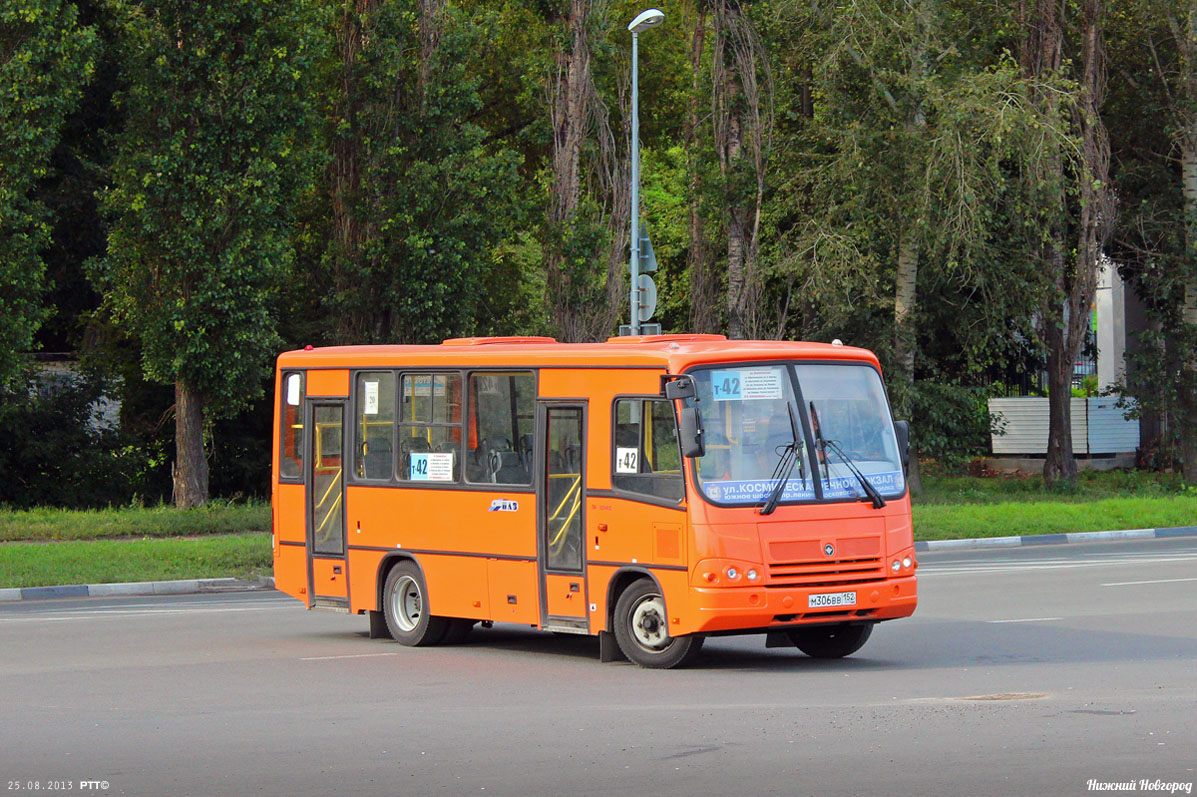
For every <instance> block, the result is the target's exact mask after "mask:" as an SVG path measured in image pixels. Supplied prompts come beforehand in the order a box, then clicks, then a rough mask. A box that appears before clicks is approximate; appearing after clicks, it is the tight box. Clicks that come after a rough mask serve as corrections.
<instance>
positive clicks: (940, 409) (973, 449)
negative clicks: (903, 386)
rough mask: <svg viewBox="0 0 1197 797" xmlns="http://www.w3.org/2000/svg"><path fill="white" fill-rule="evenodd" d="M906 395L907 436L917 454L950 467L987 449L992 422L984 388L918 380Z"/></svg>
mask: <svg viewBox="0 0 1197 797" xmlns="http://www.w3.org/2000/svg"><path fill="white" fill-rule="evenodd" d="M910 398H911V402H910V406H911V408H912V413H911V414H912V415H913V417H912V419H911V432H910V437H911V442H912V444H914V445H917V446H918V453H919V457H920V458H930V459H934V460H935V461H936V462H937V463H938V464H939V465H940V466H942V467H943V468H944V469H945V470H949V471H950V470H956V469H959V468H961V467H963V465H964V464H965V463H967V462H968V461H970V460H972V459H974V458H975V457H978V456H983V455H984V454H986V453H988V451H989V435H990V432H991V429H992V425H993V418H992V417H991V416H990V414H989V404H988V399H989V390H988V389H986V388H983V387H965V386H963V385H959V384H952V383H946V384H945V383H940V382H926V381H919V382H915V384H914V389H913V390H912V391H911V395H910Z"/></svg>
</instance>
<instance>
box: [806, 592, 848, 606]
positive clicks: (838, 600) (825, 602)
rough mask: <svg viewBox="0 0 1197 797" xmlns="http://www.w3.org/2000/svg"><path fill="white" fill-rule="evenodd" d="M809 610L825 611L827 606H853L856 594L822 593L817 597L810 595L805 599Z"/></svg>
mask: <svg viewBox="0 0 1197 797" xmlns="http://www.w3.org/2000/svg"><path fill="white" fill-rule="evenodd" d="M806 605H807V607H808V608H811V609H825V608H827V607H828V606H855V605H856V593H855V592H823V593H820V594H818V595H811V596H809V597H808V598H807V603H806Z"/></svg>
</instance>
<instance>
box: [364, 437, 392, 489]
mask: <svg viewBox="0 0 1197 797" xmlns="http://www.w3.org/2000/svg"><path fill="white" fill-rule="evenodd" d="M393 452H394V449H392V448H391V435H390V433H389V432H385V433H378V434H370V435H367V436H366V454H365V456H364V457H362V469H363V471H364V472H363V473H362V476H363V477H365V478H367V479H389V478H391V454H392V453H393Z"/></svg>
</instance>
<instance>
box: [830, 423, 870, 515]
mask: <svg viewBox="0 0 1197 797" xmlns="http://www.w3.org/2000/svg"><path fill="white" fill-rule="evenodd" d="M823 445H825V446H826V447H827V448H830V449H831V450H832V451H833V452H834V453H835V455H836V456H837V457H839V458H840V459H841V460H842V461H843V463H844V464H845V465H847V466H848V470H850V471H852V475H853V476H855V477H856V480H857V481H858V482H860V486H861V488H862V489H863V490H864V491H865V493H866V494H867V495H868V497H869V500H870V501H872V502H873V508H874V509H880V508H881V507H883V506H885V499H884V498H882V497H881V493H879V492H878V491H877V488H876V487H874V486H873V484H872V482H870V481H869V480H868V479H866V478H865V476H864V474H863V473H861V472H860V468H858V467H856V463H855V462H853V461H852V458H851V457H849V456H848V455H847V454H845V453H844V452H843V450H842V449H840V447H839V446H838V445H836V442H835V441H834V440H824V441H823ZM861 500H864V499H863V498H862V499H861Z"/></svg>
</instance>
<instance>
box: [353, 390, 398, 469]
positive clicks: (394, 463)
mask: <svg viewBox="0 0 1197 797" xmlns="http://www.w3.org/2000/svg"><path fill="white" fill-rule="evenodd" d="M365 374H378V375H380V376H386V377H389V378H390V380H391V386H392V387H393V388H394V397H395V403H394V406H393V407H392V412H393V417H392V419H391V473H390V475H389V476H387V477H385V478H371V477H369V476H358V475H357V457H358V454H359V452H360V451H361V447H362V444H364V443H365V442H366V440H365V439H359V438H358V434H359V432H360V425H361V419H362V417H364V416H363V414H362V407H361V406H360V404H359V398H358V386H359V384H360V381H359V380H361V378H362V376H363V375H365ZM349 384H350V390H352V391H353V398H352V401H351V402H350V404H351V405H352V406H351V407H350V409H351V410H352V412H353V414H352V415H351V416H350V417H351V419H352V422H353V436H352V437H351V438H350V439H351V441H352V447H351V448H350V451H351V453H352V455H353V469H352V471H350V473H349V475H350V476H351V477H352V480H353V481H354V482H357V483H360V484H390V483H391V482H393V481H394V480H395V475H396V474H397V473H398V472H399V374H398V372H397V371H395V370H394V369H392V368H361V369H358V370H355V371H354V372H353V373H352V375H351V381H350V383H349ZM347 483H348V482H347Z"/></svg>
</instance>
